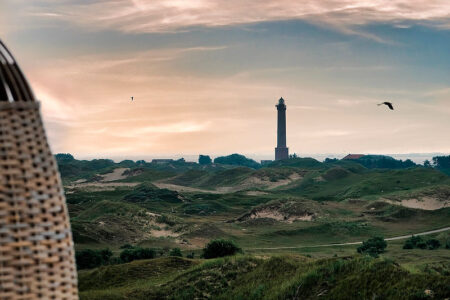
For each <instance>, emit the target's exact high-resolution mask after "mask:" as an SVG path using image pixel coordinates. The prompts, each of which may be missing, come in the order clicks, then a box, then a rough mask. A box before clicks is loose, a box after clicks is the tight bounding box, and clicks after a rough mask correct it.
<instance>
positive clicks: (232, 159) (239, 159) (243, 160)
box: [214, 153, 261, 169]
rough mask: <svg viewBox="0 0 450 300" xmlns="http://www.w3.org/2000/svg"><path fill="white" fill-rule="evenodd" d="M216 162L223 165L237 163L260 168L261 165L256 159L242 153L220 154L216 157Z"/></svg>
mask: <svg viewBox="0 0 450 300" xmlns="http://www.w3.org/2000/svg"><path fill="white" fill-rule="evenodd" d="M214 163H215V164H223V165H235V166H243V167H249V168H253V169H258V168H260V167H261V165H260V164H259V163H257V162H256V161H254V160H253V159H250V158H247V157H245V156H244V155H240V154H237V153H235V154H231V155H228V156H219V157H216V158H215V159H214Z"/></svg>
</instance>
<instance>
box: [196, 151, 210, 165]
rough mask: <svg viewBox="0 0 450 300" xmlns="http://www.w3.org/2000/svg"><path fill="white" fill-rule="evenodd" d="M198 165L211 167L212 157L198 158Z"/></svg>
mask: <svg viewBox="0 0 450 300" xmlns="http://www.w3.org/2000/svg"><path fill="white" fill-rule="evenodd" d="M198 163H199V164H200V165H210V164H211V163H212V160H211V157H209V155H201V154H200V156H199V157H198Z"/></svg>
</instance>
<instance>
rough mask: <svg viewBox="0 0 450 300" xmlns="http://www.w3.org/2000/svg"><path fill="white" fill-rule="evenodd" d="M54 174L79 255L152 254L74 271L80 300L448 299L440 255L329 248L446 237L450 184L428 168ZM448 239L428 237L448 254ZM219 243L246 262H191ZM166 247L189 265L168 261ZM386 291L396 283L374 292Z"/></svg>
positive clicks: (143, 167)
mask: <svg viewBox="0 0 450 300" xmlns="http://www.w3.org/2000/svg"><path fill="white" fill-rule="evenodd" d="M59 163H60V169H64V168H66V167H67V165H70V168H71V169H70V170H71V171H70V172H67V171H63V172H62V174H63V182H64V184H65V190H66V197H67V203H68V207H69V213H70V217H71V223H72V230H73V233H74V240H75V246H76V249H77V250H81V249H103V248H109V249H110V250H112V252H113V255H114V256H115V257H117V256H118V255H119V253H120V252H121V251H122V249H120V247H121V246H122V245H124V244H131V245H133V246H139V247H148V248H153V249H155V250H156V251H157V253H158V258H156V259H153V260H139V261H134V262H131V263H128V264H116V265H110V266H103V267H100V268H99V269H94V270H81V271H80V273H79V274H80V290H81V291H82V294H81V295H82V299H124V298H129V299H160V298H161V297H162V296H163V295H166V296H167V295H170V296H169V298H170V297H172V298H174V299H192V297H197V298H199V299H203V298H204V299H207V298H211V297H213V298H218V299H220V297H223V299H263V298H264V299H285V298H295V297H297V298H298V299H308V298H311V299H312V298H317V297H319V296H321V297H323V298H324V299H369V298H372V297H374V295H376V297H379V299H385V298H390V299H411V298H414V297H415V298H417V299H422V298H420V297H422V296H423V297H427V295H426V294H424V293H425V291H426V290H430V291H431V292H432V293H435V295H446V297H448V296H450V295H449V291H448V289H445V288H444V287H448V286H449V285H448V284H449V282H448V280H449V272H450V266H449V261H450V250H447V249H445V248H444V247H441V248H440V249H437V250H422V249H408V250H406V249H402V246H403V243H404V240H394V241H389V242H388V248H387V251H386V252H385V253H384V254H382V255H381V257H380V258H377V259H374V258H367V257H364V256H361V255H357V254H356V247H357V245H342V246H337V245H333V244H343V243H352V242H360V241H363V240H366V239H368V238H370V237H373V236H383V237H385V238H390V237H396V236H401V235H407V234H414V233H420V232H425V231H430V230H435V229H441V228H446V227H449V226H450V222H449V220H450V177H449V176H448V175H446V174H444V173H442V172H441V171H439V170H437V169H434V168H424V167H421V166H415V167H410V168H398V169H386V168H384V169H382V168H379V169H376V168H371V169H369V168H366V167H364V166H363V165H362V164H360V163H357V162H353V161H333V162H327V163H322V162H318V161H316V160H313V159H290V160H287V161H284V162H275V163H272V164H271V165H268V166H266V167H263V168H258V169H253V168H248V167H244V166H230V165H214V164H212V165H206V166H202V165H198V164H194V163H185V162H179V161H175V162H173V163H168V164H152V163H141V164H139V165H138V164H137V163H133V162H128V161H125V162H121V163H117V164H116V163H113V162H110V161H108V162H107V163H105V162H103V163H102V164H99V163H98V162H96V163H97V165H99V166H98V170H97V171H95V170H96V169H95V168H89V167H86V165H87V166H89V163H88V162H87V163H86V162H82V163H79V161H76V160H73V161H72V160H70V161H69V162H67V161H66V162H59ZM80 166H82V167H80ZM448 233H449V231H443V232H441V233H436V234H433V235H430V236H429V237H428V238H431V237H434V238H437V239H438V240H440V241H441V244H443V245H445V243H446V242H447V241H448V239H449V235H448ZM216 238H225V239H230V240H233V241H235V242H236V243H237V244H238V245H239V246H240V247H242V248H243V251H244V255H241V256H238V257H235V258H229V259H216V260H204V259H200V254H201V249H202V248H203V247H204V245H205V244H206V243H207V242H208V241H210V240H212V239H216ZM175 247H176V248H180V249H181V250H182V253H183V255H184V256H185V255H186V254H193V255H194V257H196V258H194V259H181V258H175V257H170V256H168V255H169V251H170V249H171V248H175ZM277 264H279V265H280V266H283V268H285V269H283V270H286V271H283V272H280V271H279V270H278V271H277V269H276V268H277ZM272 268H274V269H273V270H272ZM289 270H290V271H289ZM271 272H272V273H271ZM266 273H267V276H268V277H267V278H265V277H264V276H262V275H261V274H266ZM358 274H360V275H361V274H362V275H361V276H359V275H358ZM387 274H389V276H390V277H389V279H388V277H386V278H384V276H388V275H387ZM219 275H220V276H219ZM215 276H216V277H217V278H216V277H215ZM128 277H129V279H127V278H128ZM206 278H209V279H211V278H213V280H210V281H208V280H206ZM313 278H314V280H313ZM383 280H390V282H395V284H394V283H392V284H390V288H389V289H383V288H382V286H383V284H385V283H386V281H383ZM370 282H373V283H370ZM402 289H403V290H404V291H405V293H400V292H399V290H402ZM346 293H347V294H346ZM427 293H429V292H427ZM300 295H301V296H300ZM402 297H403V298H402Z"/></svg>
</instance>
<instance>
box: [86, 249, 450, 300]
mask: <svg viewBox="0 0 450 300" xmlns="http://www.w3.org/2000/svg"><path fill="white" fill-rule="evenodd" d="M449 284H450V278H449V277H448V276H445V275H441V274H438V273H434V274H431V273H429V272H428V273H425V272H415V273H411V272H409V271H408V270H406V269H405V268H403V267H401V266H399V265H398V264H396V263H395V262H393V261H392V260H390V259H386V258H383V257H382V258H378V259H373V258H370V257H365V256H359V255H355V256H347V257H344V258H325V259H311V258H306V257H304V256H298V255H281V256H277V255H275V256H272V257H270V258H267V259H264V258H258V257H254V256H248V255H247V256H236V257H227V258H219V259H212V260H205V261H199V260H186V259H182V258H160V259H154V260H150V261H137V262H132V263H130V264H123V265H116V266H104V267H101V268H99V269H95V270H91V271H83V272H80V276H79V286H80V291H81V293H80V296H81V299H124V298H132V299H293V298H296V297H297V298H300V299H316V298H318V297H320V298H321V299H322V298H323V299H372V298H373V297H375V295H376V297H379V298H380V299H422V298H421V297H422V296H424V293H425V290H431V291H432V293H433V295H434V297H435V299H443V298H445V297H448V296H449V295H450V291H449V290H448V286H449Z"/></svg>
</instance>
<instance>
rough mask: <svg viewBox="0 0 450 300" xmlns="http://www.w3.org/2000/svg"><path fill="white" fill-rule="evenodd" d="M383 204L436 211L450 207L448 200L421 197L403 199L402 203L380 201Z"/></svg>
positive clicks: (387, 200)
mask: <svg viewBox="0 0 450 300" xmlns="http://www.w3.org/2000/svg"><path fill="white" fill-rule="evenodd" d="M382 200H383V201H384V202H387V203H389V204H394V205H401V206H404V207H409V208H416V209H423V210H436V209H441V208H444V207H450V200H444V201H439V200H438V199H436V198H433V197H422V198H421V199H414V198H413V199H403V200H402V201H392V200H389V199H382Z"/></svg>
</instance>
